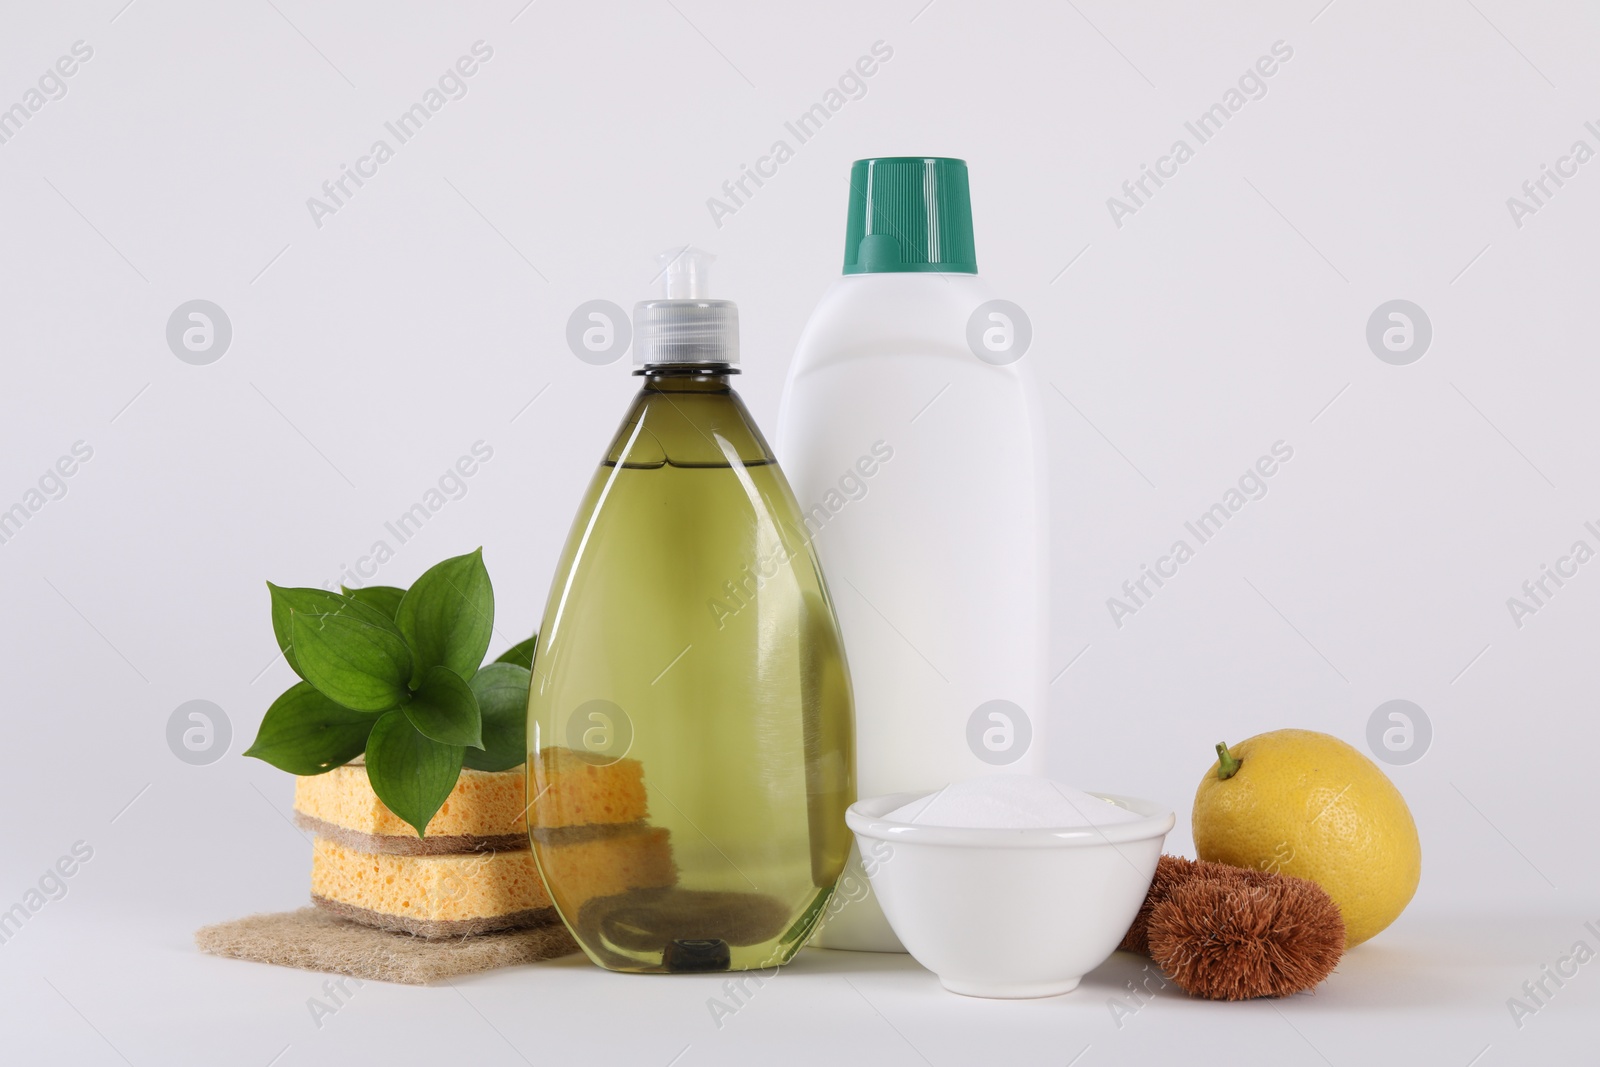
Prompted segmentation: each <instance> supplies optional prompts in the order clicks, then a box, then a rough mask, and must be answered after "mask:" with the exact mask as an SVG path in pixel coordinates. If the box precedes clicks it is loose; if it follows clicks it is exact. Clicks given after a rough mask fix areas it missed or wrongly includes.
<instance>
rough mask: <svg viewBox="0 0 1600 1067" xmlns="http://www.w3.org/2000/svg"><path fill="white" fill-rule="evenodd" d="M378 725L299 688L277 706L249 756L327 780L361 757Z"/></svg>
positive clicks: (305, 684) (307, 686) (298, 685)
mask: <svg viewBox="0 0 1600 1067" xmlns="http://www.w3.org/2000/svg"><path fill="white" fill-rule="evenodd" d="M377 721H378V720H377V719H376V718H374V717H373V716H371V715H369V714H366V713H364V712H359V711H351V710H350V709H349V708H345V707H340V706H339V705H338V704H335V703H334V702H333V701H331V700H329V699H328V698H327V697H325V696H323V695H322V694H321V693H319V692H317V690H316V688H315V687H314V686H313V685H312V684H311V683H310V682H296V683H295V684H294V685H293V686H291V687H290V688H289V689H288V690H287V691H286V692H285V693H284V694H283V695H282V696H280V697H279V698H278V699H277V700H274V701H273V702H272V706H271V707H270V708H268V709H267V714H266V716H265V717H264V718H263V719H262V720H261V729H260V730H258V731H256V740H255V744H253V745H251V746H250V747H249V748H247V749H245V751H244V754H245V755H246V756H254V757H255V758H256V759H258V760H265V761H266V762H267V763H270V764H272V765H273V766H274V767H276V768H278V769H279V770H280V771H288V772H289V773H290V774H322V773H323V772H324V771H331V770H333V769H334V768H335V767H339V766H343V765H344V764H346V763H349V762H350V761H351V760H353V759H355V758H356V757H357V756H359V755H361V753H362V750H363V749H365V748H366V745H367V734H369V733H370V732H371V731H372V724H373V723H375V722H377Z"/></svg>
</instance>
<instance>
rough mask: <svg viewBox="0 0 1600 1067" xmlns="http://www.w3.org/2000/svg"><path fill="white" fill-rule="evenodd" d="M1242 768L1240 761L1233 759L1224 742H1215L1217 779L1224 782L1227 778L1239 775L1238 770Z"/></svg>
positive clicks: (1242, 764)
mask: <svg viewBox="0 0 1600 1067" xmlns="http://www.w3.org/2000/svg"><path fill="white" fill-rule="evenodd" d="M1243 766H1244V762H1243V761H1242V760H1236V759H1234V758H1233V754H1232V753H1230V752H1229V751H1228V745H1227V743H1226V742H1224V741H1218V742H1217V779H1218V780H1219V781H1223V782H1226V781H1227V780H1228V779H1229V778H1232V777H1233V776H1234V775H1236V774H1238V773H1239V768H1240V767H1243Z"/></svg>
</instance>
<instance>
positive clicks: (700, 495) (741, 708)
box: [528, 249, 855, 972]
mask: <svg viewBox="0 0 1600 1067" xmlns="http://www.w3.org/2000/svg"><path fill="white" fill-rule="evenodd" d="M663 258H664V259H665V260H666V265H665V266H664V268H663V275H664V277H665V285H666V292H665V299H661V300H655V301H650V302H645V303H640V304H638V305H637V306H636V307H635V309H634V331H635V333H634V336H635V341H634V344H635V350H634V361H635V363H636V364H638V365H639V368H640V369H638V370H637V371H636V372H635V373H636V374H638V375H640V376H642V377H643V379H644V382H643V387H642V388H641V389H640V391H639V394H638V396H637V397H635V398H634V401H633V406H632V407H631V408H630V409H629V411H628V414H627V416H626V417H625V418H624V419H623V420H622V426H621V428H620V429H619V430H618V431H617V434H616V437H615V439H614V440H613V441H612V444H611V447H610V449H609V450H608V451H607V453H606V455H605V457H604V458H603V459H602V460H601V463H600V469H599V470H598V471H597V472H596V474H595V476H594V480H593V481H592V482H591V483H590V485H589V489H588V492H587V493H586V495H585V496H584V499H583V503H582V505H581V507H580V508H579V509H578V515H577V518H576V519H575V520H574V522H573V524H572V531H571V534H570V535H569V537H568V540H567V545H566V549H565V551H564V552H563V553H562V556H561V560H560V562H559V564H558V566H557V568H556V574H555V580H554V582H553V584H552V586H551V589H550V598H549V602H548V604H547V606H546V608H545V613H544V620H543V623H542V625H541V626H540V628H539V648H538V651H537V654H536V656H535V658H534V662H533V679H532V684H531V687H530V690H529V695H528V738H529V747H530V750H531V751H530V753H529V758H528V768H529V770H528V775H529V781H528V795H529V796H530V797H531V798H532V803H531V805H530V811H529V816H528V826H529V834H530V837H531V841H532V846H533V852H534V857H535V859H536V860H537V862H538V866H539V871H540V874H541V876H542V877H543V878H544V881H545V884H546V886H547V887H548V889H549V891H550V896H551V898H552V900H553V901H554V903H555V906H556V908H557V909H558V911H559V912H560V914H561V917H562V919H563V920H564V921H565V922H566V924H567V926H568V928H569V929H570V930H571V931H572V934H573V936H574V937H575V938H576V939H577V941H578V943H579V945H581V946H582V948H583V950H584V952H585V953H587V954H588V956H589V958H590V959H591V960H593V961H594V962H595V963H597V964H599V965H600V966H602V967H606V968H609V969H611V970H618V971H641V972H645V971H648V972H671V971H716V970H729V969H733V970H742V969H749V968H756V967H763V968H764V967H772V966H775V965H777V964H781V963H784V962H786V961H787V960H788V959H789V958H790V957H792V956H793V955H794V953H795V952H797V951H798V950H799V949H800V947H801V946H802V945H803V944H804V943H805V941H806V940H807V938H808V937H810V935H811V933H812V931H813V930H814V929H815V928H816V925H817V922H818V920H819V918H820V917H821V915H822V913H823V910H824V908H825V907H826V905H827V903H828V899H829V896H830V894H831V893H832V892H833V887H834V883H835V882H836V881H837V879H838V877H839V874H840V872H841V870H842V869H843V867H844V863H845V859H846V857H847V856H848V854H849V851H850V835H849V831H848V830H847V829H846V828H845V823H844V811H845V808H846V807H848V806H849V805H850V804H851V803H852V802H853V801H854V799H855V791H854V785H853V779H852V773H853V772H852V767H853V759H852V749H851V746H852V743H853V723H852V718H853V710H852V703H851V690H850V679H849V674H848V671H847V669H846V665H845V656H844V648H843V645H842V643H841V641H840V638H839V629H838V623H837V621H836V620H835V618H834V613H833V606H832V602H831V601H830V599H829V596H828V590H827V587H826V585H825V584H824V582H823V578H822V571H821V569H820V568H819V566H818V564H817V560H816V557H815V556H814V555H813V553H812V551H811V547H810V544H809V542H808V540H807V537H806V533H805V524H804V522H803V520H802V516H801V513H800V509H799V506H798V505H797V504H796V502H795V497H794V494H793V493H792V492H791V491H790V489H789V484H788V482H787V481H785V479H784V476H783V473H782V471H780V470H779V469H778V465H777V462H776V461H775V460H774V458H773V454H772V450H771V449H770V448H769V447H768V445H767V442H766V441H765V440H764V439H763V438H762V436H761V432H760V431H759V430H758V429H756V426H755V423H754V422H753V421H752V419H751V417H750V413H749V411H747V410H746V409H745V406H744V403H743V402H742V401H741V400H740V399H739V396H738V394H737V393H735V392H734V391H733V388H732V387H731V385H730V384H729V383H730V379H731V376H732V375H734V374H735V373H737V372H738V366H737V364H738V360H739V317H738V308H737V307H736V306H735V305H734V304H733V303H732V302H731V301H727V300H711V299H707V297H706V293H707V269H708V266H709V263H710V261H711V259H712V257H711V256H710V255H708V254H706V253H704V252H700V251H697V250H694V249H684V250H682V251H680V252H678V253H676V254H673V255H671V256H670V259H668V258H667V254H665V253H664V254H663Z"/></svg>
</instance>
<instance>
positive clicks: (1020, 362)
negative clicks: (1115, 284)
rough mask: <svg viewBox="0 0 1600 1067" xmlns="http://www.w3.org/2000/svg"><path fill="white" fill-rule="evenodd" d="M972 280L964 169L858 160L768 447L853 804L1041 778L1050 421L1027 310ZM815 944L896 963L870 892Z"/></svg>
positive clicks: (917, 161)
mask: <svg viewBox="0 0 1600 1067" xmlns="http://www.w3.org/2000/svg"><path fill="white" fill-rule="evenodd" d="M977 271H978V267H977V257H976V255H975V253H974V248H973V234H972V206H971V202H970V198H969V193H968V185H967V165H966V163H964V162H963V161H961V160H959V159H936V158H926V157H913V158H906V157H898V158H884V159H863V160H858V161H857V162H856V163H855V164H854V165H853V167H852V169H851V173H850V201H849V215H848V220H847V225H846V239H845V256H844V276H843V277H841V278H839V279H837V280H836V281H834V283H833V285H832V287H831V288H829V289H828V291H827V292H826V294H825V295H824V296H823V297H822V301H821V303H819V304H818V305H817V308H816V310H815V311H814V312H813V313H812V316H811V319H810V320H809V322H808V323H807V324H806V328H805V331H804V333H803V334H802V335H801V338H800V343H799V348H798V351H797V352H796V354H795V358H794V363H793V365H792V366H791V367H790V370H789V379H788V383H787V385H786V386H785V390H784V396H783V405H782V409H781V413H780V415H779V419H778V455H779V456H780V457H781V458H782V460H783V464H784V469H785V470H787V471H788V473H789V476H790V478H791V480H792V483H793V485H794V488H795V491H796V493H797V494H798V495H799V498H800V500H801V501H802V502H803V503H804V504H805V505H806V507H807V511H806V521H807V524H808V528H809V529H810V530H811V531H812V534H813V536H814V538H815V544H816V548H817V553H818V555H819V556H820V557H821V559H822V562H823V565H824V566H825V567H826V568H827V571H828V575H829V577H830V578H831V579H832V582H833V588H834V592H835V593H836V594H837V595H838V598H839V599H838V611H839V621H840V623H841V625H842V626H843V631H844V638H845V648H846V649H847V650H848V652H849V654H850V664H851V667H852V673H853V680H854V684H855V696H856V704H857V716H856V754H857V755H856V786H857V788H858V789H859V790H860V791H861V795H862V796H876V795H879V794H884V793H898V792H912V791H916V792H928V791H931V790H935V789H939V788H942V787H943V786H945V785H947V784H949V783H950V782H955V781H961V780H963V779H966V778H970V777H972V776H974V775H977V774H984V773H991V772H1009V773H1038V772H1042V771H1043V770H1044V765H1043V763H1042V761H1041V758H1040V757H1041V753H1042V751H1043V748H1044V745H1043V742H1044V740H1045V738H1044V734H1045V732H1046V731H1045V719H1046V700H1045V697H1046V691H1047V688H1048V684H1049V681H1048V675H1049V672H1048V667H1047V659H1046V650H1047V642H1048V633H1047V630H1048V615H1047V610H1048V607H1047V605H1048V599H1047V598H1048V595H1049V580H1048V556H1047V542H1046V531H1047V519H1048V494H1047V491H1046V490H1047V485H1046V482H1045V450H1044V433H1045V431H1044V420H1043V414H1042V411H1041V410H1040V402H1039V390H1038V386H1037V382H1036V380H1035V379H1034V377H1033V373H1032V368H1031V364H1030V362H1029V360H1028V359H1026V358H1023V357H1024V356H1025V353H1026V347H1025V344H1024V343H1023V340H1022V339H1023V338H1024V337H1025V336H1026V335H1027V331H1026V326H1025V320H1021V319H1020V318H1019V317H1018V315H1017V311H1016V309H1015V307H1014V305H1007V304H1004V303H1001V302H995V301H992V299H991V298H992V296H993V294H992V293H991V292H990V291H989V289H988V287H987V286H986V285H985V284H984V283H983V282H982V281H981V280H980V279H979V278H978V273H977ZM980 353H981V355H980ZM878 858H879V857H872V856H868V857H866V859H867V861H868V862H869V863H871V862H873V861H874V860H876V859H878ZM856 862H859V857H857V858H855V859H853V860H852V869H851V873H850V874H849V875H846V877H845V881H844V884H846V885H850V884H851V883H852V881H853V880H858V881H860V883H861V884H862V885H867V881H866V879H865V878H863V877H861V875H860V872H859V871H857V870H855V869H854V866H853V865H854V863H856ZM852 876H853V878H852ZM817 944H819V945H822V946H825V947H828V948H853V949H869V950H878V951H903V949H901V947H900V943H899V941H898V940H897V939H896V938H895V936H894V932H893V931H892V930H890V929H889V925H888V923H887V922H886V921H885V920H884V918H883V914H882V912H881V911H880V910H879V909H878V906H877V901H876V900H875V899H874V898H872V897H871V896H870V895H869V896H867V897H865V898H862V899H861V900H859V901H856V902H852V903H851V904H849V905H848V906H845V907H843V908H842V909H840V910H839V913H838V914H837V915H836V916H835V917H833V918H831V919H830V920H829V923H828V925H827V926H826V927H825V928H824V929H823V930H822V931H821V933H820V934H819V935H818V938H817Z"/></svg>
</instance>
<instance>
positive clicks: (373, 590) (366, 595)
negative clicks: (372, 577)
mask: <svg viewBox="0 0 1600 1067" xmlns="http://www.w3.org/2000/svg"><path fill="white" fill-rule="evenodd" d="M339 588H340V589H344V595H345V596H347V597H349V598H350V599H351V600H354V601H355V602H356V603H358V604H365V605H366V606H367V607H369V608H372V609H373V610H374V611H380V612H382V613H383V617H384V618H386V619H390V620H392V619H393V618H394V613H395V611H396V610H397V609H398V608H399V607H400V598H401V597H403V596H405V595H406V591H405V590H404V589H400V588H398V587H396V586H392V585H363V586H361V587H360V588H359V589H346V588H345V587H344V586H342V585H341V586H340V587H339Z"/></svg>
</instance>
